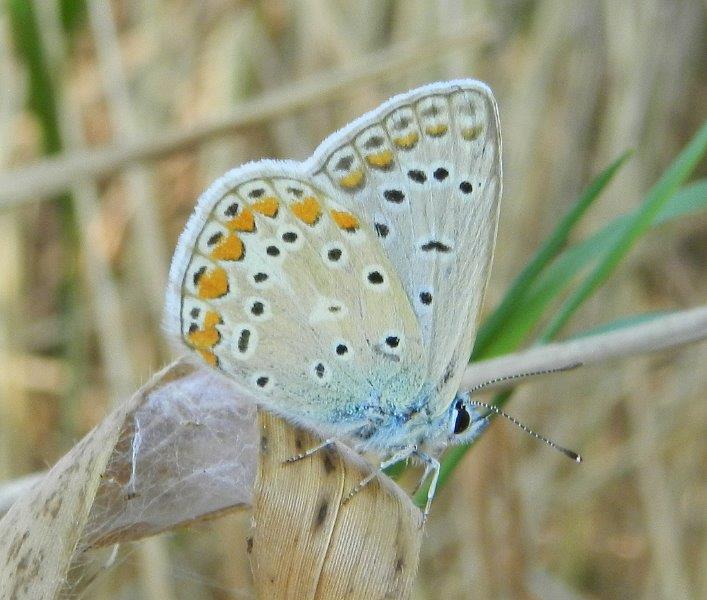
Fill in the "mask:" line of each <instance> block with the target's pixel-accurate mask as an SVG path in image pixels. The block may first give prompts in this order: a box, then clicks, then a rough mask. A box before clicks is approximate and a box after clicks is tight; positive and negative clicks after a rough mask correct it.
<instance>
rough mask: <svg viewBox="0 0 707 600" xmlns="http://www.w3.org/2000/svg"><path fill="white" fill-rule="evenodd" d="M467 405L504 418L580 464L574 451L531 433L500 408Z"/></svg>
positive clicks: (482, 404)
mask: <svg viewBox="0 0 707 600" xmlns="http://www.w3.org/2000/svg"><path fill="white" fill-rule="evenodd" d="M467 404H468V405H470V406H476V407H481V408H485V409H486V410H489V411H491V412H492V413H494V414H496V415H498V416H500V417H505V418H506V419H508V420H509V421H510V422H511V423H513V424H514V425H517V426H518V427H520V428H521V429H522V430H523V431H525V432H526V433H529V434H530V435H532V436H533V437H534V438H535V439H537V440H540V441H541V442H545V444H547V445H548V446H550V448H554V449H555V450H558V451H559V452H562V454H564V455H565V456H567V457H569V458H571V459H572V460H573V461H575V462H577V463H581V462H582V457H581V456H580V455H579V454H577V453H576V452H575V451H574V450H569V449H567V448H564V447H562V446H560V445H559V444H556V443H555V442H553V441H552V440H551V439H548V438H546V437H545V436H544V435H540V434H539V433H537V432H535V431H533V430H532V429H530V427H527V426H526V425H523V423H521V422H520V421H519V420H518V419H516V418H514V417H512V416H511V415H509V414H508V413H505V412H503V411H502V410H501V409H500V408H498V407H497V406H494V405H493V404H488V403H486V402H481V401H480V400H468V401H467Z"/></svg>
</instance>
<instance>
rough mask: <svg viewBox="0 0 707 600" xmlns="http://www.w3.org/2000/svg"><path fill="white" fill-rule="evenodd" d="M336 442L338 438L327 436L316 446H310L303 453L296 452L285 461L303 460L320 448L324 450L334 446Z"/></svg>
mask: <svg viewBox="0 0 707 600" xmlns="http://www.w3.org/2000/svg"><path fill="white" fill-rule="evenodd" d="M334 442H336V440H335V439H334V438H327V439H326V440H324V441H323V442H322V443H321V444H319V445H318V446H314V448H310V449H309V450H306V451H305V452H302V453H301V454H295V455H294V456H290V458H288V459H287V460H285V461H284V462H285V464H287V463H293V462H297V461H298V460H302V459H303V458H307V457H308V456H312V454H316V453H317V452H319V451H320V450H324V449H325V448H328V447H330V446H332V445H333V444H334Z"/></svg>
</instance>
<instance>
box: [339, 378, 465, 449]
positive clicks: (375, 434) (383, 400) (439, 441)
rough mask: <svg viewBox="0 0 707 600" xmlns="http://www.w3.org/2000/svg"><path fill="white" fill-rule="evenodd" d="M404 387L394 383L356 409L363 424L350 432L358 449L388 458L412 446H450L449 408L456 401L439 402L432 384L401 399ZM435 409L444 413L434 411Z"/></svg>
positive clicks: (427, 447)
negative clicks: (448, 435)
mask: <svg viewBox="0 0 707 600" xmlns="http://www.w3.org/2000/svg"><path fill="white" fill-rule="evenodd" d="M405 387H406V386H405V385H404V384H402V385H401V384H400V383H399V382H391V385H390V386H388V387H386V388H384V389H381V390H380V391H379V392H377V393H374V394H373V395H372V397H371V398H370V399H369V400H368V401H366V402H364V403H361V405H360V406H359V407H357V411H356V412H358V414H359V416H360V417H361V418H362V419H363V420H364V423H363V424H362V425H361V424H359V425H357V426H356V427H355V428H353V429H352V430H351V431H350V432H348V435H349V436H350V437H351V438H352V441H353V445H354V446H355V447H356V448H357V449H359V450H373V451H375V452H378V453H380V454H383V455H388V454H391V453H393V452H396V451H398V450H401V449H403V448H408V447H411V446H415V447H417V448H420V449H432V448H434V449H439V448H440V447H443V446H446V445H447V440H446V438H447V435H446V432H447V430H448V427H447V424H448V421H449V419H450V416H449V406H450V405H451V404H452V402H453V398H445V399H443V398H439V397H438V396H437V393H436V391H435V386H434V385H433V384H431V383H429V382H425V383H423V384H422V386H420V387H418V388H417V389H416V390H415V391H414V392H412V393H411V392H410V391H408V394H407V395H406V396H402V397H401V395H399V393H400V392H401V391H403V390H404V389H405ZM435 407H442V410H439V409H437V410H436V411H435V410H434V408H435Z"/></svg>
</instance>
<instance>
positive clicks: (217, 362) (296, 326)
mask: <svg viewBox="0 0 707 600" xmlns="http://www.w3.org/2000/svg"><path fill="white" fill-rule="evenodd" d="M166 325H167V328H168V329H169V330H170V331H171V332H172V333H173V334H174V335H175V336H178V337H179V338H181V340H182V341H183V342H184V343H186V345H187V346H189V347H190V348H192V349H193V350H195V351H196V352H197V353H198V354H199V355H200V356H201V357H202V359H203V360H205V361H206V362H207V363H208V364H210V365H212V366H213V367H216V368H218V369H219V370H221V371H222V372H224V373H225V374H226V375H228V376H229V377H230V378H231V379H232V380H234V381H235V382H236V383H237V384H239V385H240V386H241V387H242V388H243V391H244V392H246V393H247V394H249V395H251V397H252V398H253V399H254V400H256V401H258V402H260V403H263V404H265V405H267V406H269V407H270V408H272V409H273V410H275V411H277V412H279V413H280V414H283V415H285V416H287V417H289V418H291V419H292V420H294V421H297V422H302V423H304V424H307V425H310V426H312V425H313V426H314V427H317V426H319V427H320V428H321V429H324V430H331V429H334V430H337V427H336V426H337V425H338V431H342V432H345V431H347V430H350V429H353V428H356V427H359V426H361V425H363V424H364V423H365V421H366V410H367V405H370V404H373V403H375V402H376V401H377V400H378V399H379V398H378V397H377V391H378V390H380V389H384V388H387V387H389V386H390V383H389V382H390V381H391V380H399V381H403V382H405V383H406V385H409V386H412V387H413V388H419V387H420V385H421V376H420V374H419V370H420V369H419V365H420V364H422V362H423V353H422V346H421V338H420V334H419V328H418V325H417V320H416V318H415V315H414V313H413V311H412V310H411V308H410V306H409V303H408V301H407V296H406V294H405V291H404V289H403V287H402V284H401V283H400V280H399V278H398V277H397V275H396V273H395V269H394V267H393V265H391V263H390V261H389V260H388V258H387V257H386V256H385V254H384V253H383V252H382V248H381V247H380V245H379V244H378V242H377V239H376V235H375V232H374V231H373V230H372V228H371V227H370V226H368V224H367V223H366V222H365V221H364V220H363V219H362V218H361V217H360V216H359V213H358V211H353V210H352V209H350V208H345V207H344V206H342V205H341V204H339V203H337V202H336V201H335V200H334V199H333V198H332V195H331V193H330V192H328V191H326V190H324V189H322V188H320V187H319V186H317V185H316V183H315V182H313V180H312V178H311V177H309V176H308V175H307V174H306V172H303V169H302V164H300V163H287V162H275V161H262V162H259V163H252V164H250V165H246V166H244V167H241V168H239V169H235V170H234V171H232V172H230V173H228V174H227V175H225V176H224V177H222V178H221V179H220V180H218V181H217V182H216V183H215V184H214V185H213V186H212V187H211V188H210V189H209V190H208V191H207V192H206V193H205V194H204V195H203V196H202V198H201V199H200V200H199V203H198V204H197V207H196V210H195V214H194V215H193V216H192V218H191V220H190V222H189V224H188V226H187V228H186V230H185V232H184V233H183V234H182V237H181V238H180V241H179V244H178V247H177V253H176V255H175V258H174V261H173V265H172V272H171V276H170V288H169V291H168V306H167V323H166ZM406 373H407V374H406ZM400 391H401V392H402V393H403V394H405V393H412V392H414V389H413V390H412V392H406V391H405V390H402V389H401V390H400Z"/></svg>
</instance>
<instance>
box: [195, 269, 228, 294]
mask: <svg viewBox="0 0 707 600" xmlns="http://www.w3.org/2000/svg"><path fill="white" fill-rule="evenodd" d="M227 293H228V276H227V275H226V271H225V270H224V269H222V268H221V267H216V268H215V269H214V270H213V271H209V272H207V273H204V274H203V275H202V276H201V277H199V281H198V283H197V294H198V296H199V298H201V299H202V300H213V299H214V298H220V297H221V296H225V295H226V294H227Z"/></svg>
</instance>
